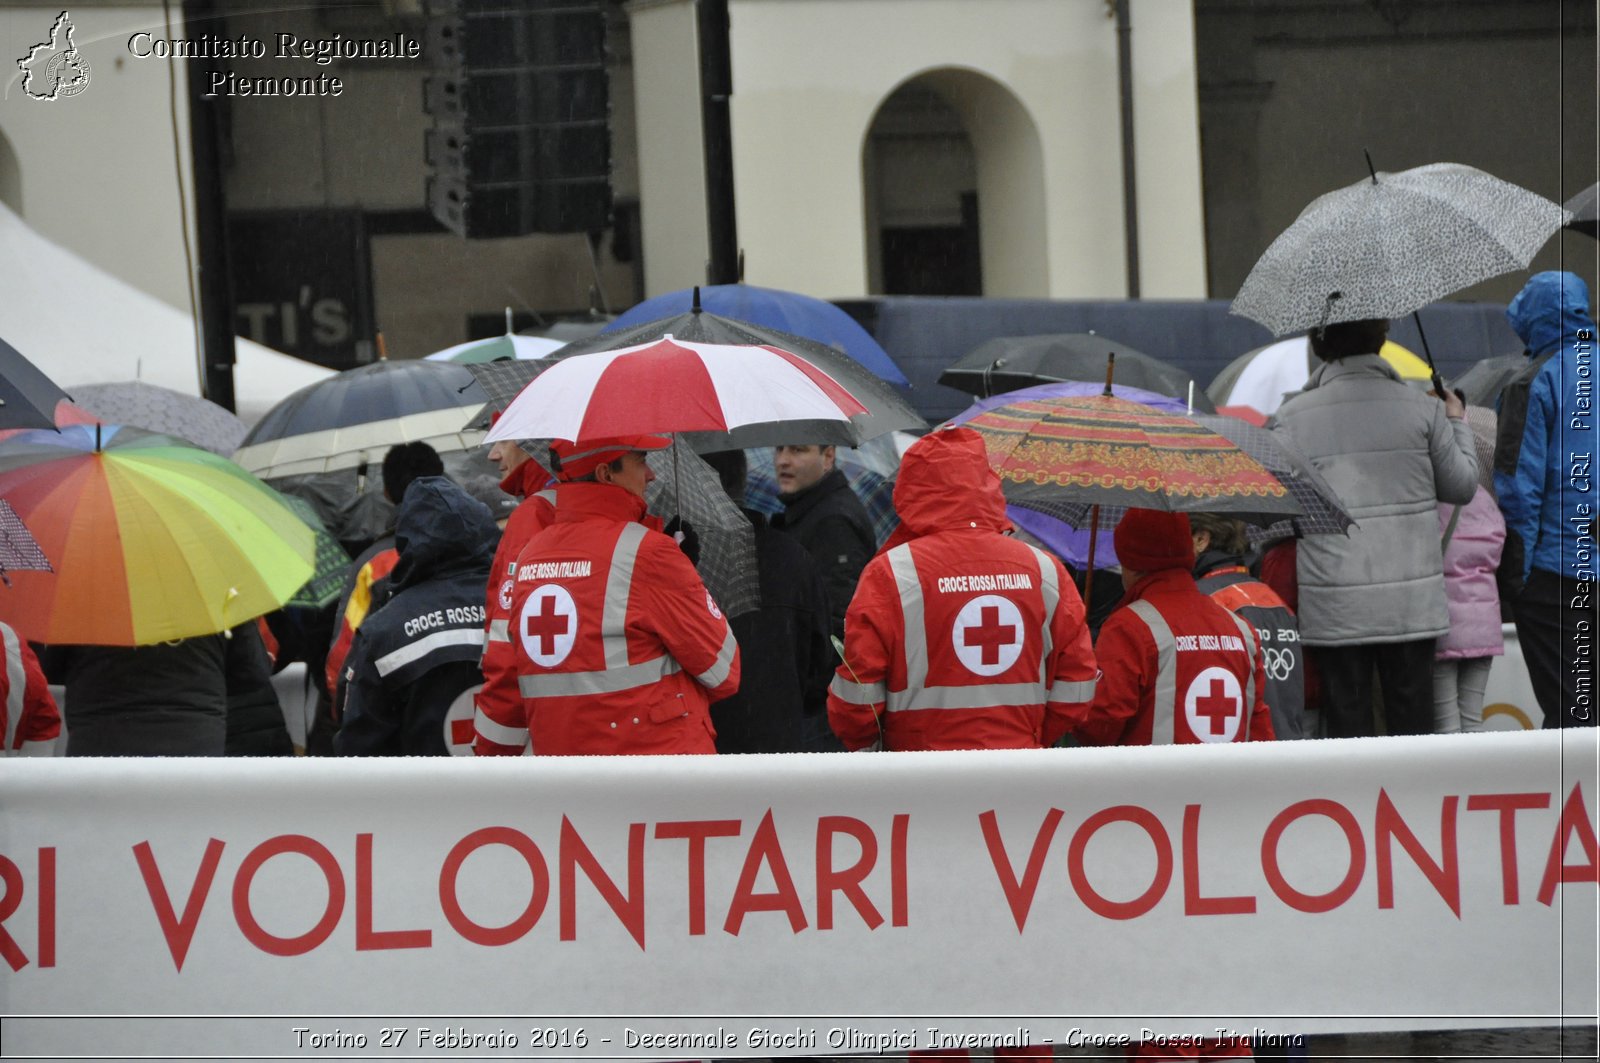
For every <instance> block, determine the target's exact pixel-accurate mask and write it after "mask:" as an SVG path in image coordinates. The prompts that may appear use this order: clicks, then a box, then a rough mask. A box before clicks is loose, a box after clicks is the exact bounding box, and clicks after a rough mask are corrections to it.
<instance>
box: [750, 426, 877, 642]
mask: <svg viewBox="0 0 1600 1063" xmlns="http://www.w3.org/2000/svg"><path fill="white" fill-rule="evenodd" d="M833 462H834V449H833V448H832V447H822V446H817V445H815V444H811V445H807V446H784V447H778V448H777V451H776V454H775V456H774V459H773V464H774V468H775V470H776V472H777V477H778V501H780V502H782V503H783V506H784V511H783V512H782V513H779V514H778V515H777V516H775V517H773V518H772V526H773V527H774V528H777V529H778V530H779V531H783V532H787V533H788V534H790V535H792V536H794V537H795V538H796V539H799V540H800V545H801V546H804V547H805V548H806V550H808V551H809V552H810V554H811V556H812V557H813V558H815V559H816V562H817V567H818V568H819V569H821V570H822V578H823V580H824V582H825V583H826V584H827V586H828V600H829V611H830V615H831V617H832V621H833V622H832V633H833V636H834V637H835V638H840V639H842V638H844V614H845V610H846V609H848V608H849V607H850V599H851V598H853V597H855V593H856V583H857V581H858V580H860V579H861V570H862V569H863V568H866V567H867V562H868V561H870V560H872V555H873V554H874V553H875V552H877V549H878V540H877V536H876V535H874V534H873V531H872V518H871V517H869V516H868V515H867V507H866V506H864V505H862V504H861V499H859V498H857V497H856V493H855V492H854V491H852V490H851V489H850V482H849V481H848V480H846V479H845V476H844V473H843V472H841V471H840V470H839V469H837V468H835V467H834V463H833Z"/></svg>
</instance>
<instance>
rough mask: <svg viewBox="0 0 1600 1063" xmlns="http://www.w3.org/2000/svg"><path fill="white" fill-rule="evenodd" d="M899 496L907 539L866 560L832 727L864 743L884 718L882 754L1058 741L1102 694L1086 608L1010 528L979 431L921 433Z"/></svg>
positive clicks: (1062, 576) (1047, 560) (1060, 572)
mask: <svg viewBox="0 0 1600 1063" xmlns="http://www.w3.org/2000/svg"><path fill="white" fill-rule="evenodd" d="M894 504H895V510H896V511H897V512H898V513H899V515H900V520H901V525H900V527H901V529H902V533H901V535H902V539H903V540H904V541H901V542H900V544H899V545H896V546H893V547H891V548H890V549H889V550H887V551H886V552H884V553H882V554H879V555H878V556H877V557H875V558H873V559H872V561H871V562H869V563H868V565H867V567H866V569H865V570H863V571H862V574H861V581H860V584H859V585H858V586H857V588H856V594H855V597H854V598H853V599H852V600H851V602H850V609H849V612H848V613H847V614H846V615H845V663H844V664H842V665H840V666H839V668H838V670H837V672H836V673H835V675H834V680H833V684H832V686H831V687H829V690H828V720H829V722H830V723H831V724H832V725H833V729H834V731H835V733H837V734H838V735H839V737H840V739H841V740H842V741H843V742H844V744H845V745H846V746H848V747H850V748H851V749H860V748H862V747H864V746H869V745H872V744H873V743H874V742H876V741H878V739H879V737H880V733H879V721H880V719H881V720H882V735H881V737H882V738H883V740H884V748H886V749H897V750H910V749H1026V748H1037V747H1039V746H1048V745H1054V744H1055V742H1056V741H1057V740H1058V739H1059V738H1060V737H1061V736H1062V734H1063V733H1065V731H1066V729H1067V724H1068V722H1069V721H1070V719H1071V718H1072V717H1073V715H1074V714H1075V713H1078V712H1081V710H1082V709H1083V708H1084V707H1085V706H1086V704H1087V703H1088V701H1089V699H1090V698H1091V697H1092V696H1093V694H1094V686H1095V677H1096V669H1095V659H1094V650H1093V648H1092V647H1091V646H1090V644H1089V632H1088V629H1087V628H1086V627H1085V626H1084V609H1083V603H1082V601H1081V600H1080V599H1079V598H1078V592H1077V589H1076V588H1075V587H1074V586H1073V583H1072V580H1071V579H1069V578H1068V577H1067V574H1066V571H1065V570H1064V569H1063V568H1062V566H1061V562H1060V561H1058V560H1056V559H1055V558H1054V557H1051V556H1050V555H1049V554H1047V553H1045V552H1043V551H1041V550H1037V549H1035V548H1033V547H1031V546H1028V545H1026V544H1024V543H1021V542H1018V541H1017V540H1015V539H1012V538H1010V537H1008V536H1006V535H1004V534H1002V533H1003V532H1004V531H1006V530H1009V529H1010V527H1011V522H1010V521H1008V520H1007V519H1006V516H1005V499H1004V498H1003V497H1002V496H1001V494H1000V481H999V479H998V478H997V477H996V476H995V474H994V472H993V471H992V470H991V469H990V468H989V464H988V461H987V459H986V458H985V457H984V450H983V442H982V440H981V438H980V437H978V435H977V434H976V433H974V432H971V431H969V430H965V429H954V430H948V431H943V432H935V433H933V434H932V435H930V436H927V437H925V438H924V439H922V440H920V441H919V442H917V443H916V444H915V445H914V446H913V447H912V448H911V449H910V450H909V451H907V452H906V456H905V460H904V462H903V463H902V464H901V467H900V474H899V476H898V478H897V483H896V485H895V491H894ZM880 714H881V716H880Z"/></svg>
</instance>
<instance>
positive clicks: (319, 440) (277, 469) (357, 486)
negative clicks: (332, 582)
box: [233, 360, 487, 544]
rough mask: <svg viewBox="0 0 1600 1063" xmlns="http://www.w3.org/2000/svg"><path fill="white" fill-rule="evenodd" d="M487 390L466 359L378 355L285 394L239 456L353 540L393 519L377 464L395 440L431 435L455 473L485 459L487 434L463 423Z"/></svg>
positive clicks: (474, 469)
mask: <svg viewBox="0 0 1600 1063" xmlns="http://www.w3.org/2000/svg"><path fill="white" fill-rule="evenodd" d="M486 398H487V396H486V395H485V394H484V393H483V390H482V389H481V388H480V387H478V384H477V381H476V380H474V379H473V376H472V374H471V373H470V372H468V371H467V368H466V366H462V365H456V364H455V363H453V362H429V361H425V360H418V361H397V362H389V361H382V362H374V363H373V364H371V365H364V366H361V367H360V368H359V369H347V370H345V371H344V372H342V373H340V374H338V375H337V376H332V377H329V378H328V379H326V380H320V381H318V382H317V383H315V384H312V385H310V386H309V387H304V388H301V389H300V390H299V391H296V392H295V393H294V394H292V395H290V396H289V397H288V398H286V399H284V400H283V401H282V402H280V403H278V404H277V405H276V406H274V407H273V408H272V409H270V410H268V411H267V413H266V416H264V417H262V418H261V420H260V421H258V422H256V425H255V427H254V428H252V429H250V432H249V434H248V435H246V436H245V438H244V442H243V443H242V444H241V445H240V447H239V449H238V450H237V451H236V452H235V453H234V455H233V460H234V461H235V462H237V463H238V464H239V465H242V466H243V467H244V468H245V469H247V470H248V471H250V472H252V473H254V474H255V475H257V476H259V477H261V478H262V479H263V480H266V481H267V482H268V483H270V484H272V486H274V487H276V488H278V489H279V490H281V491H285V492H288V493H290V494H294V495H298V496H299V497H301V498H304V499H306V500H307V501H309V502H310V503H311V504H312V505H313V506H314V507H315V508H316V510H317V515H318V516H320V517H321V518H322V521H323V523H324V524H325V525H327V527H328V528H329V530H331V531H332V532H333V533H334V534H335V535H336V536H337V537H338V538H339V539H340V540H341V541H343V542H345V543H348V544H355V543H358V542H361V541H364V540H370V539H373V538H376V537H377V536H379V535H382V534H384V533H385V532H386V531H387V530H388V527H389V525H390V524H391V523H392V522H393V519H394V507H393V506H391V505H390V503H389V502H388V500H387V499H385V498H384V497H383V492H382V489H381V482H380V479H381V478H380V475H379V471H380V469H381V468H382V465H383V459H384V456H385V455H386V454H388V452H389V448H390V447H392V446H394V445H395V444H396V443H410V442H424V443H427V444H428V445H429V446H431V447H433V449H434V450H436V451H438V452H439V456H440V458H442V459H443V460H444V465H445V472H446V473H448V474H449V475H450V476H451V477H452V478H454V479H456V480H457V481H458V482H460V481H461V480H462V479H463V478H464V476H465V475H470V474H472V473H479V472H482V471H484V470H485V469H486V468H487V466H486V465H485V464H484V460H483V457H482V455H481V453H479V443H480V442H481V441H482V439H483V436H482V434H481V433H479V432H474V431H466V430H464V429H463V428H462V425H463V424H464V423H465V422H466V421H467V419H468V418H469V417H471V416H472V414H473V413H475V412H476V411H477V410H478V409H480V408H481V407H482V406H483V403H484V401H485V399H486Z"/></svg>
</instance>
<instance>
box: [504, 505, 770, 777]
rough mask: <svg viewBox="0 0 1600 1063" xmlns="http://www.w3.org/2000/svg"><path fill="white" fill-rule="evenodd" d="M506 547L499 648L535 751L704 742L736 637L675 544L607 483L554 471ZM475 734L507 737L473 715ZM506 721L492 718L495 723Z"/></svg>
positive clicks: (670, 747)
mask: <svg viewBox="0 0 1600 1063" xmlns="http://www.w3.org/2000/svg"><path fill="white" fill-rule="evenodd" d="M556 498H557V504H556V515H555V521H554V522H553V523H552V524H551V525H550V526H549V527H548V528H546V529H544V530H543V531H541V532H540V533H539V534H538V535H536V536H534V537H533V539H532V540H530V541H529V543H528V545H527V546H526V547H525V548H524V549H523V551H522V554H521V556H520V557H519V558H518V560H517V577H516V587H515V589H514V591H513V595H512V609H511V617H512V622H513V627H512V631H511V638H512V648H513V651H514V653H515V654H516V660H517V672H518V685H519V689H520V692H521V694H522V697H523V699H524V703H525V709H526V720H527V724H526V728H527V731H528V734H529V737H530V739H531V741H532V744H533V751H534V753H535V754H546V755H569V754H588V753H616V754H627V753H714V752H715V751H716V747H715V745H714V743H713V738H714V736H715V731H714V730H713V728H712V726H711V715H710V712H709V706H710V703H711V701H713V700H718V699H720V698H723V697H726V696H727V695H729V694H731V693H733V692H734V691H735V690H737V689H738V687H739V647H738V643H737V642H735V640H734V637H733V632H732V631H731V630H730V629H729V627H728V623H727V620H726V619H725V618H724V617H723V615H722V612H721V611H720V610H719V609H718V608H717V605H716V602H715V601H714V600H713V599H712V597H711V595H710V593H709V592H708V591H706V589H705V585H704V584H703V583H701V582H700V577H699V574H698V573H696V572H695V570H694V566H693V565H692V564H690V563H689V559H688V558H687V557H685V556H684V554H683V551H682V550H680V549H679V548H678V545H677V544H676V543H675V542H673V541H672V539H670V538H669V537H667V536H666V535H663V534H661V533H660V532H657V531H653V530H650V529H649V528H647V527H645V525H644V524H642V523H640V522H639V519H640V518H641V517H643V516H644V502H643V500H642V499H639V498H637V497H635V496H633V495H631V494H629V493H628V492H626V491H624V490H622V489H621V488H619V487H614V486H610V485H603V484H592V483H570V484H568V483H564V484H560V485H558V486H557V488H556ZM486 722H488V723H490V724H491V725H493V723H494V721H486V720H485V718H484V716H483V715H481V714H480V716H479V718H478V729H479V748H478V751H479V752H480V753H483V752H485V751H489V752H493V750H486V744H487V743H490V742H493V743H498V744H500V745H511V744H512V743H511V742H509V741H506V740H507V739H510V738H512V737H513V735H512V734H511V733H509V729H503V730H500V731H496V730H494V728H493V726H490V727H488V728H486V727H485V723H486ZM500 726H501V727H502V728H505V725H504V724H501V725H500Z"/></svg>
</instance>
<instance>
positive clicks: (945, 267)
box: [862, 69, 1049, 297]
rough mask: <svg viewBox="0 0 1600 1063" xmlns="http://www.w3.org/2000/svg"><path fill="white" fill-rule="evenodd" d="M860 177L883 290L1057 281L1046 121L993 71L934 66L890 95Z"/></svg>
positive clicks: (1038, 285) (991, 289)
mask: <svg viewBox="0 0 1600 1063" xmlns="http://www.w3.org/2000/svg"><path fill="white" fill-rule="evenodd" d="M862 188H863V191H864V196H865V200H866V202H865V204H864V207H865V211H864V214H865V221H866V229H867V232H866V245H867V276H868V284H869V289H870V290H871V291H872V292H873V294H879V295H989V296H1011V297H1021V296H1043V295H1045V294H1047V293H1048V291H1049V287H1048V281H1049V278H1048V275H1047V263H1046V256H1045V223H1046V220H1047V219H1046V217H1045V202H1044V173H1043V155H1042V151H1041V149H1040V145H1039V134H1038V129H1037V127H1036V126H1035V125H1034V122H1033V119H1032V117H1031V116H1030V115H1029V114H1028V112H1027V110H1026V109H1025V108H1024V107H1023V106H1022V104H1021V103H1020V101H1018V100H1017V98H1016V96H1015V95H1013V94H1012V93H1011V92H1010V90H1008V89H1007V88H1005V87H1004V86H1003V85H1001V84H999V83H998V82H996V81H994V80H993V79H992V78H989V77H987V76H985V75H982V74H978V73H974V72H972V71H969V70H957V69H940V70H933V71H928V72H925V73H923V74H919V75H917V76H916V77H913V78H911V79H909V80H907V81H905V82H903V83H902V84H901V85H900V86H899V87H898V88H896V89H895V90H894V91H893V92H892V93H890V94H889V95H888V96H887V97H885V99H884V101H883V103H881V104H880V105H879V107H878V110H877V112H876V113H875V114H874V115H873V119H872V122H871V123H870V125H869V127H868V130H867V134H866V136H865V138H864V139H863V144H862Z"/></svg>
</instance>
